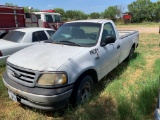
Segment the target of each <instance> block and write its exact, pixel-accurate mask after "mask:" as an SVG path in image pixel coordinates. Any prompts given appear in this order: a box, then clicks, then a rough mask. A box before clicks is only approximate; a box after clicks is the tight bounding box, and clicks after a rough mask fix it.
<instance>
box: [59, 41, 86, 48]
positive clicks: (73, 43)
mask: <svg viewBox="0 0 160 120" xmlns="http://www.w3.org/2000/svg"><path fill="white" fill-rule="evenodd" d="M59 42H60V43H69V44H72V45H76V46H81V47H83V45H81V44H78V43H75V42H71V41H67V40H62V41H59Z"/></svg>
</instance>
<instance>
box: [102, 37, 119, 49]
mask: <svg viewBox="0 0 160 120" xmlns="http://www.w3.org/2000/svg"><path fill="white" fill-rule="evenodd" d="M115 41H116V39H115V38H114V37H112V36H107V37H106V39H105V40H103V41H102V42H101V46H102V47H103V46H106V45H107V44H110V43H114V42H115Z"/></svg>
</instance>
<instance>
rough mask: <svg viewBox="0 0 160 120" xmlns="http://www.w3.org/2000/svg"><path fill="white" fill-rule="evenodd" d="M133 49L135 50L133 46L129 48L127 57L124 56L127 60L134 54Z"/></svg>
mask: <svg viewBox="0 0 160 120" xmlns="http://www.w3.org/2000/svg"><path fill="white" fill-rule="evenodd" d="M134 51H135V48H134V47H132V48H131V50H130V52H129V55H128V57H127V58H126V60H127V61H129V60H131V59H132V58H133V56H134Z"/></svg>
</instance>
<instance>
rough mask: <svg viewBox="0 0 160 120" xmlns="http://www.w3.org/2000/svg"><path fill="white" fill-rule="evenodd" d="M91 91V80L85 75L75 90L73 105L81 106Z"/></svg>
mask: <svg viewBox="0 0 160 120" xmlns="http://www.w3.org/2000/svg"><path fill="white" fill-rule="evenodd" d="M92 90H93V79H92V77H91V76H89V75H87V76H85V77H83V78H82V80H81V82H80V83H79V85H78V87H77V88H75V102H74V103H75V104H76V105H78V104H83V103H85V102H86V101H87V100H88V99H89V98H90V97H91V94H92Z"/></svg>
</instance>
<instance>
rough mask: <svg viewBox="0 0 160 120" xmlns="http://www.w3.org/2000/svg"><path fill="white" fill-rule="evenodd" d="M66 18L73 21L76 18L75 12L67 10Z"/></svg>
mask: <svg viewBox="0 0 160 120" xmlns="http://www.w3.org/2000/svg"><path fill="white" fill-rule="evenodd" d="M65 17H66V18H67V19H73V18H74V11H73V10H67V11H66V14H65Z"/></svg>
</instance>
